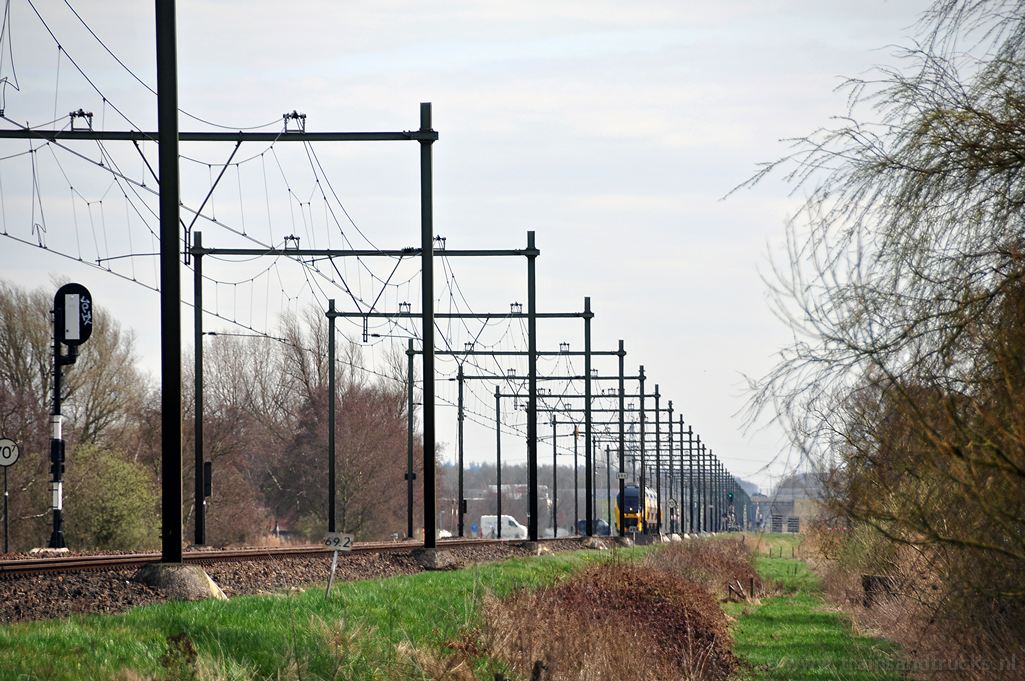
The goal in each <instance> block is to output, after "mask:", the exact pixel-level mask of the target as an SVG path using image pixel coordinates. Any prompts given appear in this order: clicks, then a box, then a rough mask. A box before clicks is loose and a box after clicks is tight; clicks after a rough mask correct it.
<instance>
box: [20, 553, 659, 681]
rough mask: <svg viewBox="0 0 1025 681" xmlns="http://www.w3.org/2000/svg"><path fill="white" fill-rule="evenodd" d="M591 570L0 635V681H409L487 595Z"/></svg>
mask: <svg viewBox="0 0 1025 681" xmlns="http://www.w3.org/2000/svg"><path fill="white" fill-rule="evenodd" d="M643 551H644V549H626V550H621V551H616V552H614V553H615V554H616V558H617V559H622V558H631V557H635V556H639V555H641V553H643ZM606 555H607V554H606ZM599 559H602V554H598V553H596V552H586V551H578V552H572V553H562V554H555V555H551V556H543V557H539V558H529V559H513V560H507V561H502V562H499V563H492V564H485V565H481V566H477V567H472V568H468V569H465V570H458V571H453V572H433V573H421V574H416V575H411V576H405V577H394V578H391V579H383V580H373V581H363V582H345V583H341V584H338V585H336V587H335V590H334V591H333V592H332V594H331V598H330V600H327V599H325V597H324V590H323V588H313V589H310V590H308V591H305V592H304V593H299V594H290V595H280V596H243V597H238V598H233V599H232V600H230V601H228V602H216V601H202V602H193V603H166V604H161V605H152V606H146V607H141V608H137V609H134V610H132V611H130V612H127V613H124V614H121V615H91V616H78V617H72V618H70V619H66V620H56V621H44V622H30V623H24V624H15V625H9V626H3V627H0V679H12V680H13V679H17V680H19V681H28V680H30V679H32V680H34V679H40V680H44V679H45V680H47V681H51V680H54V681H56V680H58V679H89V680H94V679H110V678H115V677H116V676H117V675H118V674H120V675H121V677H122V678H125V679H139V678H154V677H155V678H169V679H251V678H274V679H279V678H280V679H335V678H338V679H378V678H384V679H389V678H394V679H400V678H401V679H404V678H415V676H411V675H413V674H414V673H415V670H416V667H415V665H410V664H409V663H408V661H407V662H405V663H404V662H403V659H401V658H402V656H401V655H400V654H399V653H397V647H398V646H399V645H400V644H406V645H408V646H415V647H416V648H417V649H418V650H422V651H433V652H435V653H439V652H441V651H442V649H443V646H444V645H445V644H446V642H448V641H451V640H452V639H454V638H456V637H458V635H459V633H460V631H461V630H462V629H463V627H465V626H466V625H467V624H469V623H471V622H472V621H473V618H474V617H476V613H477V606H478V604H479V603H480V600H481V598H483V596H484V594H485V593H486V592H491V593H494V594H497V595H502V594H506V593H508V592H510V591H511V590H513V589H517V588H523V587H536V586H540V585H545V584H550V583H552V582H554V581H556V580H558V579H559V578H561V577H563V576H565V575H568V574H569V573H570V572H572V571H573V570H575V569H577V568H579V567H581V566H582V565H584V564H585V563H586V562H587V561H592V560H599ZM482 664H486V662H482Z"/></svg>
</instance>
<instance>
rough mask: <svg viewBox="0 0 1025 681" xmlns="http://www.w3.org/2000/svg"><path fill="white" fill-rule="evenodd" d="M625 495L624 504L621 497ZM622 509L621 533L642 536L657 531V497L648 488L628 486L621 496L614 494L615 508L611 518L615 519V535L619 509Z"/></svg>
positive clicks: (617, 529)
mask: <svg viewBox="0 0 1025 681" xmlns="http://www.w3.org/2000/svg"><path fill="white" fill-rule="evenodd" d="M624 494H625V495H626V503H624V502H623V495H624ZM620 508H622V509H623V532H624V533H626V532H634V531H636V532H639V533H641V534H644V533H646V532H651V531H654V530H656V529H657V523H658V506H657V497H656V495H655V492H654V490H652V489H651V488H650V487H645V488H644V494H643V495H642V494H641V488H640V487H639V486H638V485H634V484H628V485H626V487H625V488H624V492H623V493H622V494H616V507H615V509H614V514H613V516H612V517H613V518H615V521H614V522H615V524H616V533H617V534H618V533H619V509H620Z"/></svg>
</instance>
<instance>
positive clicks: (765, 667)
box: [724, 535, 903, 681]
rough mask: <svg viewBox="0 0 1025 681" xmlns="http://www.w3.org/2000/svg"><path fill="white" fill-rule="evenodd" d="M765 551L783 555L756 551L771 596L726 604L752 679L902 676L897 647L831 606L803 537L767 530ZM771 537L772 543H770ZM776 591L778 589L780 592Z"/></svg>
mask: <svg viewBox="0 0 1025 681" xmlns="http://www.w3.org/2000/svg"><path fill="white" fill-rule="evenodd" d="M762 539H763V542H762V550H763V551H764V550H765V548H768V549H769V550H770V551H772V552H774V553H778V551H779V549H780V548H782V549H783V558H778V557H777V558H771V557H768V556H766V555H756V557H755V567H756V569H757V570H758V573H759V575H761V577H762V578H763V579H764V580H765V584H766V587H767V588H769V589H771V590H772V591H773V592H774V595H771V596H766V597H763V598H762V599H761V603H760V604H757V605H751V604H745V603H729V604H726V605H725V606H724V607H725V609H726V612H727V614H729V615H731V616H732V617H735V618H736V619H737V621H736V623H735V624H734V626H733V636H734V640H735V645H734V652H735V653H736V654H737V655H738V656H739V657H740V658H741V659H743V660H744V661H745V662H747V663H748V665H750V668H749V669H748V670H747V671H746V672H744V674H743V675H742V678H744V679H750V680H751V681H770V680H771V681H776V680H779V681H819V680H825V679H830V680H837V679H843V680H844V681H890V680H896V679H901V678H903V676H902V675H901V674H900V673H899V672H898V671H897V670H898V668H899V664H898V658H897V652H898V651H897V647H896V645H894V644H893V643H890V642H888V641H885V640H882V639H878V638H872V637H868V636H860V635H858V634H856V633H855V632H854V631H853V628H852V626H851V622H850V620H849V619H848V618H847V617H845V616H844V615H843V614H841V613H839V612H836V611H832V610H830V609H829V608H828V607H827V605H826V602H825V600H824V598H823V593H822V584H821V581H820V580H819V579H818V577H817V576H816V575H814V574H813V573H812V572H811V571H810V570H809V569H808V566H807V564H806V563H805V562H804V561H803V560H800V559H799V558H792V557H791V556H792V555H799V539H798V538H796V537H792V536H786V535H784V536H768V535H766V536H763V537H762ZM766 544H767V546H766ZM791 549H793V551H792V550H791ZM775 594H778V595H775Z"/></svg>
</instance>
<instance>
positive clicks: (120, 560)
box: [0, 537, 573, 580]
mask: <svg viewBox="0 0 1025 681" xmlns="http://www.w3.org/2000/svg"><path fill="white" fill-rule="evenodd" d="M572 538H573V537H559V539H560V540H562V539H572ZM553 539H554V538H546V539H544V540H542V541H551V540H553ZM523 541H525V540H523V539H441V540H439V541H438V547H439V548H444V547H460V546H486V545H493V544H499V545H501V544H510V545H511V544H517V543H521V542H523ZM422 546H423V544H422V543H421V542H418V541H410V540H403V541H399V542H360V543H357V544H353V546H352V551H351V552H352V553H385V552H394V551H412V550H414V549H418V548H422ZM331 551H332V550H331V549H329V548H327V547H324V546H319V545H307V546H278V547H267V548H244V549H204V550H197V551H185V552H183V553H182V560H183V562H185V563H198V564H204V563H230V562H238V561H250V560H274V559H277V558H296V557H304V556H318V555H330V553H331ZM159 561H160V553H157V552H153V553H124V554H116V555H87V556H67V557H64V558H59V557H46V558H14V559H9V560H0V580H5V579H14V578H17V577H26V576H29V575H39V574H52V573H63V572H79V571H87V570H121V569H126V568H138V567H142V566H143V565H146V564H148V563H156V562H159Z"/></svg>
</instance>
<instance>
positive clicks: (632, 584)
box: [453, 541, 751, 681]
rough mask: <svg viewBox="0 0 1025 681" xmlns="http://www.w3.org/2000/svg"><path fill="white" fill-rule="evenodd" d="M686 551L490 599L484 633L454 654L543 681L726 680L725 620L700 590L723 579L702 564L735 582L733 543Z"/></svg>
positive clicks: (731, 666) (733, 664)
mask: <svg viewBox="0 0 1025 681" xmlns="http://www.w3.org/2000/svg"><path fill="white" fill-rule="evenodd" d="M687 543H688V544H691V545H693V546H694V548H693V549H688V550H686V551H679V550H673V551H672V554H671V555H668V556H667V557H666V558H665V559H658V558H652V559H649V560H647V561H644V562H643V563H640V564H631V563H625V562H621V561H617V560H612V561H607V562H603V563H601V564H598V565H594V566H592V567H589V568H587V569H585V570H583V571H581V572H579V573H577V574H575V575H573V576H572V577H571V578H569V579H567V580H565V581H563V582H561V583H559V584H557V585H555V586H553V587H550V588H547V589H541V590H525V591H520V592H518V593H515V594H514V595H512V596H511V597H508V598H505V599H498V598H489V599H487V600H486V601H485V603H484V607H483V616H482V622H483V624H482V625H480V627H479V628H477V629H476V630H474V631H473V632H471V633H470V634H468V635H467V636H466V637H464V639H463V640H462V641H461V642H459V644H458V645H456V646H454V647H456V648H458V649H459V650H460V651H461V654H462V655H464V656H465V657H469V658H481V657H487V658H491V659H497V660H501V661H502V662H504V663H506V664H507V665H508V666H509V668H510V669H511V670H513V671H514V672H516V673H517V674H521V675H523V676H524V677H525V678H539V679H545V680H546V681H561V680H563V679H566V680H568V679H591V680H595V681H602V680H609V681H612V680H618V679H626V678H632V679H641V680H645V679H651V680H655V679H660V680H667V679H668V680H671V679H681V680H688V681H696V680H713V679H725V678H728V677H729V676H730V674H732V673H733V671H734V670H735V669H736V668H737V660H736V658H735V657H734V656H733V654H732V652H730V648H731V645H732V639H731V637H730V633H729V628H728V621H727V618H726V616H725V615H724V614H723V612H722V609H721V608H720V607H719V603H718V600H717V599H716V597H715V596H713V595H712V593H710V592H709V590H708V589H706V588H705V585H704V583H707V584H717V583H720V582H721V583H722V584H725V581H726V579H727V574H726V573H723V574H721V575H719V577H715V576H714V575H713V574H712V573H711V572H710V571H709V570H711V569H716V568H707V569H706V564H705V563H704V562H702V561H701V556H706V557H708V558H709V559H710V560H709V561H708V562H707V565H708V566H712V565H717V566H720V568H722V569H724V570H727V572H728V571H730V570H733V569H737V570H738V574H743V570H741V569H740V565H739V563H740V562H741V561H742V557H741V556H740V555H739V554H737V553H735V552H734V546H739V543H737V544H735V545H734V543H732V542H723V543H725V544H727V545H728V546H727V548H726V550H725V551H721V550H720V547H718V546H716V544H719V542H696V541H695V542H687ZM670 550H671V547H665V548H664V549H663V550H661V551H657V552H655V555H656V556H657V555H658V554H660V553H663V552H666V551H670ZM735 559H738V560H736V562H735ZM699 564H700V565H701V567H700V569H698V570H695V569H694V568H695V567H696V566H698V565H699ZM746 569H747V570H750V569H751V568H750V560H748V561H747V568H746ZM691 573H694V574H697V575H699V577H698V578H699V579H701V580H703V582H704V583H702V582H699V581H695V580H693V579H689V578H688V577H686V576H685V575H687V574H691ZM719 588H720V589H721V588H723V587H719ZM453 678H455V677H453Z"/></svg>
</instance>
